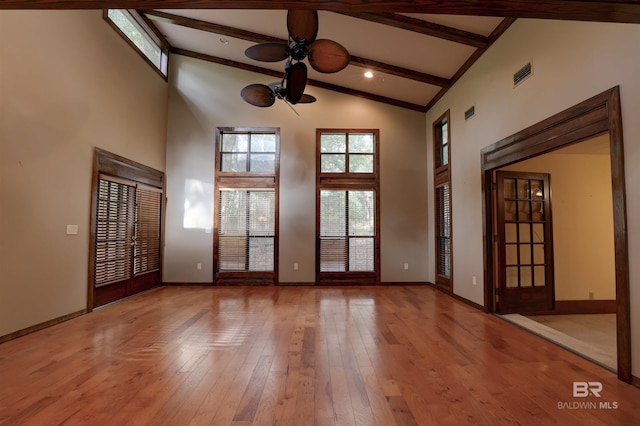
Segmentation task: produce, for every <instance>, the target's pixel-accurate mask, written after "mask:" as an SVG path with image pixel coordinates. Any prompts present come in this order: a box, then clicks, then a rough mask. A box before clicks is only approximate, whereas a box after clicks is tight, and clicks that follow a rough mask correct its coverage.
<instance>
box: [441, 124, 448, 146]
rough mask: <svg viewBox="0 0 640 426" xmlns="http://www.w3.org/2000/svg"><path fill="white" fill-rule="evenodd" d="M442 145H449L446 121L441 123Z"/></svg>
mask: <svg viewBox="0 0 640 426" xmlns="http://www.w3.org/2000/svg"><path fill="white" fill-rule="evenodd" d="M441 144H442V145H448V144H449V123H447V122H446V121H445V122H444V123H442V141H441Z"/></svg>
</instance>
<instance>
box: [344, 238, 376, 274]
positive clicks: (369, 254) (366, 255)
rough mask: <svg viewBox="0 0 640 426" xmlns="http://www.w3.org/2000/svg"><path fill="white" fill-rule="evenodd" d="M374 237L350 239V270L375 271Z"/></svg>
mask: <svg viewBox="0 0 640 426" xmlns="http://www.w3.org/2000/svg"><path fill="white" fill-rule="evenodd" d="M373 245H374V244H373V238H350V239H349V270H350V271H373V270H374V267H373V258H374V255H373Z"/></svg>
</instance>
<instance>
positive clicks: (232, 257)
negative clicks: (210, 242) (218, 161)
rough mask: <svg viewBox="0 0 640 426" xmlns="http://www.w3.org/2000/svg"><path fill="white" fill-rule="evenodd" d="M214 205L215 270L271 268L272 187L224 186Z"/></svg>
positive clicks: (273, 240)
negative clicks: (216, 234) (236, 187)
mask: <svg viewBox="0 0 640 426" xmlns="http://www.w3.org/2000/svg"><path fill="white" fill-rule="evenodd" d="M219 203H220V204H219V208H218V214H219V218H218V265H217V266H218V271H273V270H274V254H275V253H274V242H275V191H274V190H273V189H224V190H221V191H220V199H219Z"/></svg>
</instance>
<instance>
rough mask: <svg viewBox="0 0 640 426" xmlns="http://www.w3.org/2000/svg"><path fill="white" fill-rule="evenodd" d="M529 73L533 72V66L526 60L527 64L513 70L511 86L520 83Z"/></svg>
mask: <svg viewBox="0 0 640 426" xmlns="http://www.w3.org/2000/svg"><path fill="white" fill-rule="evenodd" d="M531 74H533V68H532V67H531V62H528V63H527V65H525V66H524V67H522V68H520V69H519V70H518V71H516V72H515V74H513V87H516V86H517V85H518V84H520V83H522V82H523V81H524V80H526V79H527V78H528V77H529V76H530V75H531Z"/></svg>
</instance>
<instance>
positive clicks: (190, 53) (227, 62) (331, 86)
mask: <svg viewBox="0 0 640 426" xmlns="http://www.w3.org/2000/svg"><path fill="white" fill-rule="evenodd" d="M171 53H174V54H176V55H182V56H189V57H192V58H196V59H200V60H203V61H207V62H213V63H216V64H221V65H226V66H229V67H233V68H238V69H243V70H246V71H251V72H255V73H258V74H264V75H268V76H271V77H276V78H278V79H282V74H283V73H282V71H274V70H272V69H268V68H262V67H257V66H255V65H250V64H245V63H242V62H237V61H233V60H230V59H224V58H220V57H217V56H212V55H206V54H204V53H199V52H194V51H191V50H186V49H178V48H172V49H171ZM307 85H309V86H314V87H318V88H321V89H326V90H332V91H334V92H339V93H344V94H346V95H351V96H357V97H360V98H364V99H368V100H372V101H377V102H382V103H385V104H388V105H393V106H397V107H401V108H406V109H410V110H413V111H419V112H425V111H426V109H425V107H424V106H422V105H417V104H412V103H410V102H405V101H401V100H398V99H392V98H388V97H386V96H380V95H375V94H373V93H367V92H363V91H361V90H355V89H349V88H347V87H343V86H338V85H336V84H331V83H325V82H322V81H318V80H313V79H308V80H307ZM238 96H240V94H239V93H238Z"/></svg>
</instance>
